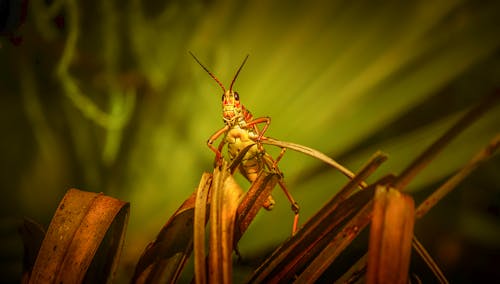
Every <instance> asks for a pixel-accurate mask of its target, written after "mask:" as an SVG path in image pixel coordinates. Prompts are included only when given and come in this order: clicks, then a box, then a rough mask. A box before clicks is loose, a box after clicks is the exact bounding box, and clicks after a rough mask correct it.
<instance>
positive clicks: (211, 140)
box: [207, 125, 229, 165]
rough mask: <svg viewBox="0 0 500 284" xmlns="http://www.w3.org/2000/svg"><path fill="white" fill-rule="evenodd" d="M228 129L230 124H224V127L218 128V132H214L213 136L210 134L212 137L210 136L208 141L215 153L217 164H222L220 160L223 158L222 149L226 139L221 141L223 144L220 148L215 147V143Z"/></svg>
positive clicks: (209, 146)
mask: <svg viewBox="0 0 500 284" xmlns="http://www.w3.org/2000/svg"><path fill="white" fill-rule="evenodd" d="M228 130H229V126H228V125H226V126H224V127H223V128H221V129H219V130H217V132H215V133H214V134H212V136H210V138H208V141H207V146H208V148H210V150H212V151H213V152H214V153H215V164H217V165H220V161H221V159H222V153H221V150H222V147H223V146H224V141H222V142H221V144H220V145H219V147H218V148H215V147H214V145H213V144H214V142H215V140H217V138H219V137H220V136H221V135H222V134H224V133H226V132H227V131H228Z"/></svg>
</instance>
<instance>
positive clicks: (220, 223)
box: [208, 161, 243, 283]
mask: <svg viewBox="0 0 500 284" xmlns="http://www.w3.org/2000/svg"><path fill="white" fill-rule="evenodd" d="M211 191H212V192H211V198H210V199H211V201H210V241H209V247H210V253H209V256H208V259H209V262H208V275H209V282H210V283H230V282H231V278H232V258H231V255H232V252H233V235H234V221H235V217H236V209H237V207H238V201H239V198H240V196H241V194H242V192H243V190H242V189H241V188H240V186H239V185H238V184H237V183H236V181H235V180H234V178H233V176H232V175H231V173H230V172H229V170H228V168H227V163H226V162H225V161H224V162H223V164H222V168H221V169H220V170H219V169H218V168H216V169H215V171H214V175H213V183H212V189H211Z"/></svg>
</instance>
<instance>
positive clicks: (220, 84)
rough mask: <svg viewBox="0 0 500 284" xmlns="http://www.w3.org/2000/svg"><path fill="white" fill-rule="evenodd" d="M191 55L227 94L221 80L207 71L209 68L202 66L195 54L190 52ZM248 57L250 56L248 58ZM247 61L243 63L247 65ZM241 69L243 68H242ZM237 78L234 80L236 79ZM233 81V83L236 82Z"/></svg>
mask: <svg viewBox="0 0 500 284" xmlns="http://www.w3.org/2000/svg"><path fill="white" fill-rule="evenodd" d="M189 54H191V56H192V57H193V58H194V60H196V62H198V64H200V66H201V68H203V70H205V71H206V72H207V73H208V75H210V77H212V78H213V79H214V80H215V82H217V84H219V86H220V87H221V88H222V91H223V92H224V93H225V92H226V88H224V85H222V83H221V82H220V81H219V79H217V77H215V75H214V74H212V72H210V70H208V69H207V67H205V66H203V64H201V62H200V60H198V58H196V56H194V54H193V53H192V52H191V51H189ZM247 57H248V56H247ZM245 61H246V58H245ZM245 61H243V63H245ZM240 69H241V67H240ZM238 72H240V70H238ZM236 76H238V73H236ZM236 76H235V78H234V79H236ZM234 79H233V81H234ZM232 86H233V83H231V87H232Z"/></svg>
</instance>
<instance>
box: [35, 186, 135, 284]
mask: <svg viewBox="0 0 500 284" xmlns="http://www.w3.org/2000/svg"><path fill="white" fill-rule="evenodd" d="M128 213H129V205H128V203H126V202H123V201H120V200H117V199H115V198H111V197H108V196H105V195H103V194H98V193H92V192H84V191H80V190H76V189H70V190H69V191H68V192H67V193H66V195H65V196H64V198H63V200H62V201H61V203H60V204H59V207H58V209H57V211H56V213H55V215H54V218H53V219H52V221H51V223H50V226H49V229H48V230H47V233H46V235H45V238H44V240H43V243H42V246H41V247H40V251H39V253H38V257H37V259H36V262H35V265H34V267H33V272H32V275H31V278H30V280H29V283H80V282H82V281H83V279H84V278H85V280H86V281H90V282H106V281H109V280H110V279H111V278H112V276H113V274H114V271H115V269H116V266H117V264H118V258H119V255H120V252H121V247H122V245H123V240H124V234H125V227H126V223H127V220H128ZM109 234H112V235H109ZM105 236H108V237H107V238H105ZM103 242H104V243H103ZM98 249H99V250H98ZM96 255H100V256H102V258H103V259H104V261H102V262H99V263H98V264H95V265H92V266H91V264H94V263H96V262H95V261H94V256H96ZM96 259H101V257H96ZM93 261H94V262H93Z"/></svg>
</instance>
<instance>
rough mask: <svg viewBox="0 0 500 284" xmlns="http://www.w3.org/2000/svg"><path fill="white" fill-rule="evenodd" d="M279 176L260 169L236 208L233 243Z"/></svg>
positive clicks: (245, 227)
mask: <svg viewBox="0 0 500 284" xmlns="http://www.w3.org/2000/svg"><path fill="white" fill-rule="evenodd" d="M279 178H280V177H279V176H278V175H277V174H272V173H267V172H265V171H262V172H261V173H260V174H259V176H258V177H257V179H256V180H255V181H254V182H253V183H252V186H251V187H250V189H249V190H248V191H247V193H246V194H245V196H244V197H243V199H242V200H241V202H240V205H239V206H238V210H237V219H236V228H235V234H234V243H235V245H236V243H237V242H238V241H239V239H240V238H241V236H242V235H243V233H244V232H245V231H246V230H247V228H248V226H249V225H250V223H251V222H252V220H253V219H254V218H255V216H256V215H257V213H258V212H259V210H260V209H261V208H262V205H263V204H264V203H265V202H266V201H267V200H268V199H267V197H268V196H269V195H270V194H271V191H272V190H273V188H274V187H275V186H276V183H277V182H278V179H279Z"/></svg>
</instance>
